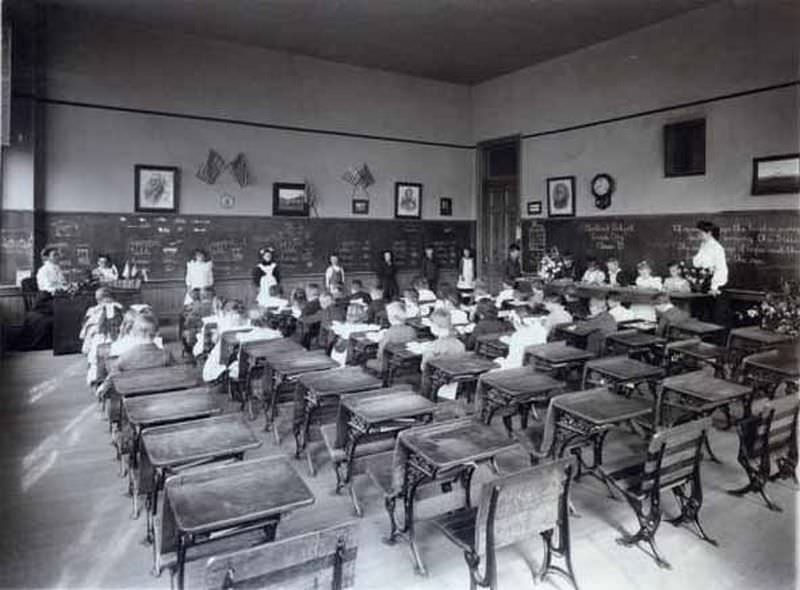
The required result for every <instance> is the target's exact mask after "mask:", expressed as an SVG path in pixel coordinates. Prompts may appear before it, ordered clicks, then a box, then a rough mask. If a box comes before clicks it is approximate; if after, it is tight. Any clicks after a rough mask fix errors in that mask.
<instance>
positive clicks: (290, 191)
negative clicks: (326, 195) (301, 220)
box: [272, 182, 308, 217]
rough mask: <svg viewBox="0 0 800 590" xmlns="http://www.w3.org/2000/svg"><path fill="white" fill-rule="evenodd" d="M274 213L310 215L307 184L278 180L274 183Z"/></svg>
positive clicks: (297, 215)
mask: <svg viewBox="0 0 800 590" xmlns="http://www.w3.org/2000/svg"><path fill="white" fill-rule="evenodd" d="M272 214H273V215H276V216H277V215H286V216H290V217H308V195H307V194H306V185H305V184H300V183H288V182H276V183H274V184H273V185H272Z"/></svg>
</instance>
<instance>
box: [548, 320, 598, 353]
mask: <svg viewBox="0 0 800 590" xmlns="http://www.w3.org/2000/svg"><path fill="white" fill-rule="evenodd" d="M555 329H556V333H557V334H559V335H561V336H562V337H563V338H564V340H566V342H567V344H569V345H571V346H574V347H575V348H582V349H585V348H586V339H587V338H588V337H589V336H591V335H592V334H594V333H595V332H596V331H597V328H594V327H592V326H587V325H585V324H584V323H583V322H572V323H569V324H559V325H558V326H556V328H555Z"/></svg>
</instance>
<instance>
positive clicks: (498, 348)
mask: <svg viewBox="0 0 800 590" xmlns="http://www.w3.org/2000/svg"><path fill="white" fill-rule="evenodd" d="M509 334H511V332H500V333H497V334H484V335H483V336H478V337H477V338H476V339H475V354H477V355H478V356H482V357H485V358H488V359H496V358H499V357H505V356H506V355H507V354H508V344H506V343H505V342H503V341H502V340H501V339H500V338H502V337H503V336H508V335H509Z"/></svg>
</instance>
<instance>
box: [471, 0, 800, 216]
mask: <svg viewBox="0 0 800 590" xmlns="http://www.w3.org/2000/svg"><path fill="white" fill-rule="evenodd" d="M799 26H800V5H798V4H797V3H796V2H793V1H785V0H725V1H722V2H718V3H716V4H713V5H711V6H709V7H707V8H704V9H700V10H697V11H693V12H690V13H687V14H684V15H681V16H678V17H676V18H673V19H670V20H667V21H664V22H662V23H659V24H656V25H654V26H651V27H647V28H645V29H642V30H640V31H635V32H633V33H630V34H627V35H623V36H621V37H618V38H615V39H613V40H610V41H608V42H605V43H601V44H598V45H595V46H592V47H589V48H586V49H583V50H580V51H576V52H574V53H572V54H569V55H566V56H563V57H560V58H557V59H554V60H551V61H548V62H546V63H543V64H539V65H537V66H533V67H530V68H526V69H523V70H520V71H518V72H514V73H511V74H509V75H506V76H502V77H500V78H497V79H494V80H491V81H489V82H486V83H484V84H480V85H477V86H476V87H474V88H473V128H474V130H475V138H476V140H477V141H482V140H486V139H490V138H493V137H500V136H505V135H513V134H521V135H522V136H523V140H522V158H521V161H522V190H521V201H522V211H523V215H524V214H525V202H526V201H529V200H541V201H543V204H544V205H545V206H544V211H543V215H546V211H547V208H546V202H545V179H546V178H548V177H552V176H566V175H575V176H576V177H577V179H576V181H577V215H579V216H591V215H615V214H620V215H624V214H638V213H656V214H657V213H671V212H692V211H697V212H700V211H718V210H740V209H742V210H744V209H783V208H785V209H792V208H796V207H797V206H798V202H799V201H798V197H797V195H774V196H760V197H751V196H750V181H751V177H750V175H751V166H752V158H754V157H757V156H767V155H774V154H781V153H787V152H796V151H798V149H799V148H798V143H799V142H798V137H800V133H799V130H800V122H799V120H798V110H799V109H800V98H799V95H798V86H797V85H796V84H795V85H793V86H789V87H785V88H776V89H772V90H765V91H763V92H758V93H755V94H749V95H747V96H741V97H738V98H729V99H725V100H713V101H711V102H704V103H703V104H697V105H695V106H691V107H687V108H680V109H669V110H667V111H665V112H662V113H658V114H653V115H645V116H633V117H632V118H627V119H626V120H622V121H616V122H608V123H605V124H599V125H593V126H590V127H585V128H582V129H576V130H566V129H565V128H568V127H574V126H581V125H585V124H591V123H596V122H598V121H603V120H606V119H611V118H616V117H628V116H630V115H636V114H637V113H642V112H645V111H651V110H657V109H664V108H667V107H671V106H674V105H681V104H686V103H691V102H695V101H707V100H708V99H713V98H715V97H721V96H723V95H730V94H733V93H742V92H746V91H750V90H755V89H763V88H765V87H769V86H773V85H780V84H784V83H787V82H792V81H797V80H798V79H800V66H799V65H798V53H797V45H796V44H797V31H798V30H799V29H798V27H799ZM703 116H704V117H706V120H707V149H706V157H707V165H706V171H707V173H706V175H705V176H695V177H684V178H671V179H666V178H664V177H663V159H662V158H663V155H662V141H663V139H662V127H663V125H664V124H666V123H671V122H675V121H680V120H684V119H690V118H695V117H703ZM539 134H542V135H539ZM526 136H528V137H526ZM600 172H606V173H609V174H611V175H612V176H613V177H614V178H615V179H616V181H617V190H616V192H615V194H614V197H613V204H612V206H611V208H609V209H607V210H605V211H601V210H599V209H596V208H595V207H594V202H593V201H594V200H593V198H592V196H591V193H590V188H589V182H590V180H591V178H592V177H593V176H594V175H595V174H597V173H600Z"/></svg>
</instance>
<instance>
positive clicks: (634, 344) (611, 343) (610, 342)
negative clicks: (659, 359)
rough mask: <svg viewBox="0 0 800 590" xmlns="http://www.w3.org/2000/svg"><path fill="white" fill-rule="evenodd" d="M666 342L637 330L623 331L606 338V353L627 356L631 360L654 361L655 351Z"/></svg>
mask: <svg viewBox="0 0 800 590" xmlns="http://www.w3.org/2000/svg"><path fill="white" fill-rule="evenodd" d="M666 342H667V341H666V340H665V339H664V338H659V337H658V336H655V335H653V334H648V333H646V332H639V331H638V330H623V331H621V332H617V333H616V334H609V335H608V336H606V351H607V352H609V353H610V354H627V355H628V356H630V357H631V358H639V359H642V360H650V361H652V360H654V359H655V356H656V354H655V351H656V349H657V348H659V347H661V346H663V345H664V344H665V343H666Z"/></svg>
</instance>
